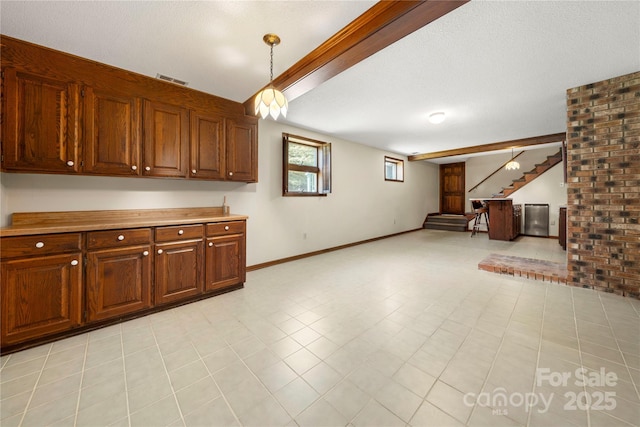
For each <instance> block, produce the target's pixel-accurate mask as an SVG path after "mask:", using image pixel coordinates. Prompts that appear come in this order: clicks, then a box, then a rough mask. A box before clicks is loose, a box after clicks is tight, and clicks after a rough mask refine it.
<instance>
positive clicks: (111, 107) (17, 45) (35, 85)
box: [0, 36, 258, 182]
mask: <svg viewBox="0 0 640 427" xmlns="http://www.w3.org/2000/svg"><path fill="white" fill-rule="evenodd" d="M0 43H1V44H2V54H3V58H2V75H3V84H2V88H3V90H2V104H3V106H2V107H3V120H2V134H3V138H2V151H3V161H2V170H4V171H8V172H36V173H63V174H68V173H74V174H76V173H79V174H87V175H107V176H143V177H168V178H185V179H194V178H195V179H210V180H230V181H243V182H256V181H257V179H258V173H257V170H258V149H257V147H258V139H257V130H258V127H257V118H256V117H253V116H246V115H245V114H244V107H243V106H242V104H240V103H237V102H233V101H230V100H227V99H223V98H219V97H216V96H214V95H208V94H205V93H202V92H197V91H193V90H190V89H188V88H184V87H179V86H177V85H174V84H171V83H167V82H163V81H160V80H157V79H151V78H149V77H146V76H141V75H138V74H135V73H131V72H128V71H125V70H121V69H117V68H114V67H110V66H107V65H104V64H99V63H96V62H93V61H89V60H85V59H82V58H78V57H75V56H70V55H67V54H65V53H62V52H57V51H54V50H51V49H46V48H43V47H40V46H36V45H33V44H30V43H26V42H22V41H19V40H16V39H12V38H11V37H6V36H0ZM53 70H55V71H53Z"/></svg>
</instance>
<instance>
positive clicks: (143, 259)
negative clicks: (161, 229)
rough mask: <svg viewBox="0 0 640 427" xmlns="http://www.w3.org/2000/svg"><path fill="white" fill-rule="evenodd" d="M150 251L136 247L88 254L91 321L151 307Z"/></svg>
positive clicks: (88, 289) (89, 319)
mask: <svg viewBox="0 0 640 427" xmlns="http://www.w3.org/2000/svg"><path fill="white" fill-rule="evenodd" d="M150 251H151V248H150V246H135V247H126V248H119V249H108V250H103V251H95V252H89V253H88V254H87V277H86V281H87V284H86V292H87V321H94V320H102V319H109V318H112V317H117V316H121V315H124V314H127V313H132V312H135V311H138V310H142V309H145V308H148V307H151V254H150Z"/></svg>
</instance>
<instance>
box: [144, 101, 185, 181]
mask: <svg viewBox="0 0 640 427" xmlns="http://www.w3.org/2000/svg"><path fill="white" fill-rule="evenodd" d="M143 114H144V125H143V126H144V127H143V132H144V140H143V141H144V143H143V152H144V162H143V166H144V167H143V171H142V174H143V175H148V176H162V177H183V178H184V177H186V176H187V171H188V167H189V110H187V109H186V108H182V107H178V106H175V105H170V104H164V103H160V102H154V101H149V100H145V101H144V109H143Z"/></svg>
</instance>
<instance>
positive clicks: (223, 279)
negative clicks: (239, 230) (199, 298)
mask: <svg viewBox="0 0 640 427" xmlns="http://www.w3.org/2000/svg"><path fill="white" fill-rule="evenodd" d="M244 242H245V241H244V235H238V234H236V235H232V236H225V237H213V238H208V239H207V248H206V261H205V265H206V275H205V290H206V291H212V290H218V289H223V288H226V287H229V286H233V285H239V284H242V283H244V281H245V275H246V272H245V271H246V269H245V246H244V245H245V243H244Z"/></svg>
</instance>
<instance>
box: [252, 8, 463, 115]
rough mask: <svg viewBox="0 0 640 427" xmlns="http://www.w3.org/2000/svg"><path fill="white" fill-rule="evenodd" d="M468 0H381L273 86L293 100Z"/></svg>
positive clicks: (277, 79)
mask: <svg viewBox="0 0 640 427" xmlns="http://www.w3.org/2000/svg"><path fill="white" fill-rule="evenodd" d="M468 1H469V0H446V1H445V0H426V1H404V0H393V1H380V2H378V3H376V4H375V5H373V6H372V7H371V8H370V9H369V10H367V11H366V12H364V13H363V14H362V15H360V16H359V17H358V18H356V19H355V20H354V21H353V22H351V23H350V24H348V25H347V26H346V27H344V28H343V29H342V30H340V31H339V32H337V33H336V34H334V35H333V36H332V37H331V38H329V39H328V40H327V41H325V42H324V43H322V44H321V45H320V46H318V47H317V48H316V49H314V50H313V51H312V52H311V53H309V54H308V55H307V56H305V57H304V58H302V59H301V60H300V61H298V62H297V63H295V64H294V65H293V66H292V67H291V68H289V69H288V70H286V71H285V72H284V73H282V74H281V75H279V76H278V77H276V78H275V79H273V86H275V87H276V88H277V89H279V90H280V91H282V92H283V93H284V95H285V96H286V97H287V100H289V102H291V101H292V100H294V99H295V98H297V97H299V96H301V95H304V94H305V93H307V92H309V91H310V90H312V89H314V88H316V87H318V86H320V85H321V84H322V83H324V82H326V81H327V80H329V79H330V78H332V77H335V76H337V75H338V74H340V73H341V72H343V71H345V70H347V69H348V68H350V67H352V66H354V65H355V64H357V63H359V62H360V61H362V60H364V59H366V58H368V57H369V56H371V55H373V54H374V53H376V52H378V51H380V50H382V49H384V48H385V47H387V46H389V45H391V44H392V43H394V42H396V41H398V40H400V39H401V38H403V37H405V36H407V35H408V34H411V33H412V32H414V31H416V30H418V29H420V28H422V27H424V26H425V25H427V24H429V23H430V22H433V21H435V20H436V19H438V18H440V17H441V16H443V15H446V14H447V13H449V12H451V11H452V10H454V9H457V8H458V7H460V6H462V5H463V4H465V3H467V2H468ZM265 87H266V86H265ZM263 89H264V88H263ZM261 90H262V89H261ZM258 92H260V91H258ZM258 92H256V93H255V94H254V95H253V96H251V98H249V99H247V100H246V101H245V102H244V107H245V112H246V114H250V115H253V114H255V112H254V106H253V100H254V98H255V96H256V95H257V93H258Z"/></svg>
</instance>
